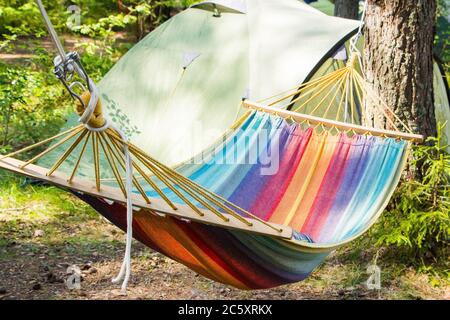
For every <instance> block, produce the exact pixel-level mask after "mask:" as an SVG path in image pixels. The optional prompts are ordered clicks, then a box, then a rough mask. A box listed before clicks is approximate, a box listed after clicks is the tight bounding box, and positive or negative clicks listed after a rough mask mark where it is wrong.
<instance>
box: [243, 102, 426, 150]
mask: <svg viewBox="0 0 450 320" xmlns="http://www.w3.org/2000/svg"><path fill="white" fill-rule="evenodd" d="M243 104H244V106H245V107H246V108H248V109H252V110H257V111H262V112H266V113H270V114H273V115H277V116H279V117H282V118H285V119H288V118H289V119H294V120H295V121H299V122H300V121H309V122H310V123H311V124H323V125H324V126H326V127H330V128H338V129H342V130H344V131H354V132H356V133H359V134H367V133H369V134H371V135H373V136H381V137H391V138H399V139H404V140H409V141H414V142H423V140H424V137H423V136H422V135H420V134H412V133H404V132H399V131H392V130H383V129H375V128H369V127H364V126H360V125H355V124H350V123H345V122H340V121H335V120H329V119H324V118H319V117H315V116H310V115H307V114H303V113H297V112H292V111H287V110H284V109H280V108H274V107H269V106H266V105H263V104H259V103H256V102H252V101H247V100H246V101H244V103H243Z"/></svg>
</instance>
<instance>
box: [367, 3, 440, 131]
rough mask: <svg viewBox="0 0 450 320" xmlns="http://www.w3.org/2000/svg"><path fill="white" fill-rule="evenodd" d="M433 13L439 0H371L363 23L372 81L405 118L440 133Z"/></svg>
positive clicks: (418, 127)
mask: <svg viewBox="0 0 450 320" xmlns="http://www.w3.org/2000/svg"><path fill="white" fill-rule="evenodd" d="M435 14H436V0H369V1H368V8H367V14H366V21H365V28H364V36H365V46H364V71H365V75H366V78H367V81H368V82H369V85H370V86H371V87H372V89H373V90H374V93H375V94H377V95H378V96H379V97H380V98H381V99H382V101H384V102H385V103H386V104H387V105H388V106H389V107H390V108H391V109H392V110H393V111H394V112H395V114H396V115H397V116H398V117H399V118H400V119H401V120H402V121H403V122H405V123H406V124H408V126H409V127H410V128H411V129H412V130H413V131H415V132H416V133H420V134H423V135H425V136H432V135H435V134H436V120H435V115H434V101H433V60H432V59H433V58H432V57H433V55H432V49H433V40H434V25H435ZM373 107H374V110H375V109H376V107H377V106H373ZM387 127H388V128H389V126H387ZM399 128H400V126H399ZM390 129H392V127H391V128H390Z"/></svg>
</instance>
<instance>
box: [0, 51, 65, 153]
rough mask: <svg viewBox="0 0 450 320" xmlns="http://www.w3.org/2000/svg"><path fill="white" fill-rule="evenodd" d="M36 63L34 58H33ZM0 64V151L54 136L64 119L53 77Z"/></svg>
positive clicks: (59, 89)
mask: <svg viewBox="0 0 450 320" xmlns="http://www.w3.org/2000/svg"><path fill="white" fill-rule="evenodd" d="M37 59H38V58H37ZM33 67H36V63H34V64H32V66H30V67H29V68H22V67H17V66H12V65H5V64H0V123H2V125H1V126H0V137H1V140H0V151H1V152H2V153H4V152H7V151H10V150H11V149H16V148H19V147H21V146H23V145H27V144H32V143H35V142H37V141H38V140H40V139H41V138H42V137H43V136H46V135H49V134H51V133H56V132H57V131H58V130H59V128H60V126H61V125H62V123H63V122H64V118H65V115H66V109H64V108H61V105H64V104H67V102H68V101H67V97H64V96H63V94H62V93H63V91H62V90H61V87H60V86H59V84H57V82H56V80H55V79H54V77H53V75H51V74H48V73H46V72H41V71H38V70H36V69H33Z"/></svg>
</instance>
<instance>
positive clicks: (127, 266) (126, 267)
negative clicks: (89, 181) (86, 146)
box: [36, 0, 133, 294]
mask: <svg viewBox="0 0 450 320" xmlns="http://www.w3.org/2000/svg"><path fill="white" fill-rule="evenodd" d="M36 4H37V6H38V7H39V11H40V12H41V15H42V17H43V19H44V21H45V24H46V26H47V29H48V32H49V34H50V36H51V38H52V40H53V43H54V45H55V47H56V49H57V50H58V53H59V57H60V59H61V61H62V62H63V63H64V65H63V67H64V68H66V69H65V70H72V71H73V72H76V73H77V74H78V75H79V76H80V78H81V79H83V81H85V82H86V83H87V87H88V90H89V93H90V97H89V102H88V103H87V106H86V104H85V103H82V105H83V106H84V111H83V113H82V114H81V116H80V118H79V119H78V122H80V123H81V124H82V125H84V126H85V127H86V128H87V129H88V130H89V131H91V132H100V133H101V132H104V131H106V130H107V129H113V130H114V131H116V132H117V133H118V135H119V136H120V137H121V139H122V141H123V143H122V147H123V153H124V156H125V181H126V184H125V194H126V199H127V233H126V246H125V255H124V259H123V262H122V266H121V268H120V271H119V274H118V275H117V277H115V278H114V279H112V282H113V283H119V282H120V281H121V280H123V282H122V287H121V290H122V293H123V294H126V290H127V286H128V281H129V279H130V276H131V243H132V239H133V201H132V190H133V181H132V179H133V162H132V158H131V153H130V151H129V148H128V139H127V137H126V135H125V133H123V132H122V131H121V130H120V129H119V128H118V127H117V126H116V125H115V124H114V123H112V122H111V121H109V120H108V119H107V118H105V119H104V121H105V122H104V124H103V126H101V127H98V128H97V127H94V126H91V125H89V122H90V120H91V118H92V116H93V115H94V112H95V109H96V107H97V104H98V103H99V91H98V88H97V86H96V85H95V83H94V81H93V80H92V79H91V78H90V77H89V76H88V75H87V73H86V72H85V71H84V70H83V67H82V66H81V64H79V62H78V61H77V60H75V59H73V58H72V57H73V55H72V54H71V53H69V54H66V53H65V51H64V47H63V46H62V44H61V42H60V41H59V38H58V35H57V33H56V31H55V29H54V27H53V25H52V23H51V20H50V18H49V16H48V14H47V11H46V10H45V8H44V6H43V4H42V1H41V0H36ZM56 61H58V60H57V59H56V58H55V64H56ZM55 67H56V66H55ZM65 76H66V75H65V74H63V76H59V77H58V78H59V79H60V80H62V82H63V83H64V84H66V83H65V80H66V79H65ZM74 84H79V83H78V82H74V83H73V84H72V85H68V86H66V88H67V89H68V90H69V92H70V93H71V95H72V96H74V95H75V96H76V94H74V93H73V91H71V89H72V86H73V85H74ZM79 85H80V84H79ZM81 87H83V86H82V85H81ZM77 97H78V96H77ZM79 100H80V99H79Z"/></svg>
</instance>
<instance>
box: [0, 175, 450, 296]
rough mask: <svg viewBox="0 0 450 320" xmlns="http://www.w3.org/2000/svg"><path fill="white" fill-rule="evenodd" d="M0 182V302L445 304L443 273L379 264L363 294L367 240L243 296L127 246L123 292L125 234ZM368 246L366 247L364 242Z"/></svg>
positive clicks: (52, 199)
mask: <svg viewBox="0 0 450 320" xmlns="http://www.w3.org/2000/svg"><path fill="white" fill-rule="evenodd" d="M2 181H3V182H0V189H1V190H2V192H1V193H0V270H2V272H1V273H0V299H89V300H93V299H260V300H263V299H285V300H286V299H450V284H449V282H448V281H447V280H445V279H444V278H443V277H442V276H439V275H437V274H436V275H430V274H429V273H426V272H418V271H415V269H413V268H411V267H407V266H404V265H398V264H395V263H393V262H389V259H386V260H385V259H383V258H382V257H383V254H381V255H380V258H379V259H378V263H377V264H378V265H379V266H380V268H381V270H382V273H381V286H382V288H381V290H368V289H367V287H366V285H365V282H366V280H367V278H368V274H367V273H366V269H367V266H368V265H370V264H371V261H372V259H373V258H374V256H375V252H374V250H373V247H372V246H371V245H370V240H368V239H365V240H366V241H364V239H363V240H362V241H359V242H357V243H356V244H353V245H350V246H346V247H345V248H343V249H341V250H339V251H337V252H335V253H333V254H332V255H331V256H330V257H329V258H328V259H327V261H326V263H325V264H324V265H323V266H322V267H320V268H319V269H318V270H316V271H315V272H314V273H313V274H312V275H311V276H310V277H309V278H308V279H307V280H306V281H303V282H300V283H297V284H292V285H287V286H282V287H279V288H275V289H270V290H259V291H241V290H238V289H234V288H232V287H229V286H225V285H222V284H218V283H214V282H213V281H210V280H208V279H206V278H204V277H202V276H200V275H198V274H196V273H195V272H193V271H191V270H189V269H188V268H186V267H184V266H183V265H181V264H179V263H176V262H174V261H172V260H170V259H168V258H166V257H164V256H162V255H160V254H159V253H156V252H154V251H152V250H150V249H148V248H146V247H145V246H143V245H141V244H140V243H138V242H134V244H133V247H132V253H133V262H132V270H133V274H132V279H131V283H130V286H129V290H128V295H127V296H123V295H121V294H120V290H119V286H118V285H115V284H112V283H111V279H112V277H114V276H115V275H116V274H117V272H118V270H119V268H120V264H121V261H122V257H123V252H124V247H125V243H124V234H123V232H122V231H120V230H119V229H118V228H116V227H115V226H113V225H112V224H110V223H109V222H108V221H106V220H105V219H104V218H102V217H100V216H99V215H98V214H97V213H96V212H95V211H94V210H92V209H91V208H90V207H89V206H88V205H86V204H85V203H83V202H81V201H80V200H78V199H76V198H75V197H73V196H72V195H71V194H69V193H67V192H65V191H61V190H58V189H56V188H54V187H45V186H33V185H26V186H23V185H21V183H22V182H23V181H22V180H20V179H17V178H11V177H7V178H3V179H2ZM367 241H369V243H367ZM72 265H77V266H78V267H79V268H80V269H81V270H82V281H81V289H79V290H77V289H72V290H69V289H68V287H67V285H66V283H65V282H64V281H65V280H66V279H67V278H68V277H69V274H67V273H66V271H67V268H68V267H70V266H72Z"/></svg>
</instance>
